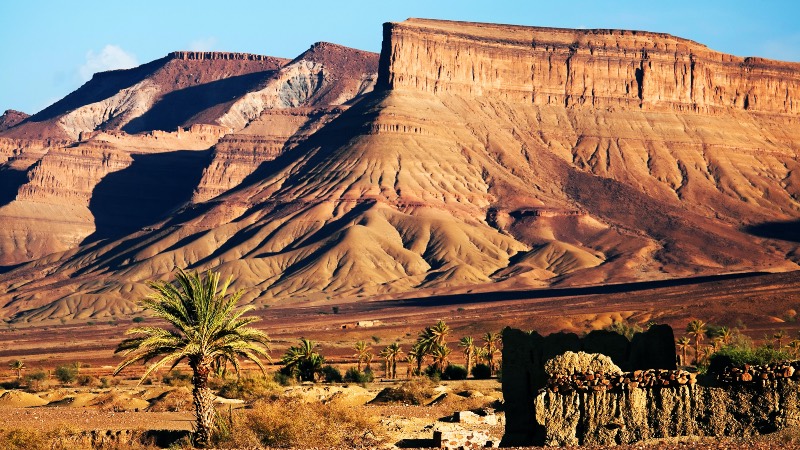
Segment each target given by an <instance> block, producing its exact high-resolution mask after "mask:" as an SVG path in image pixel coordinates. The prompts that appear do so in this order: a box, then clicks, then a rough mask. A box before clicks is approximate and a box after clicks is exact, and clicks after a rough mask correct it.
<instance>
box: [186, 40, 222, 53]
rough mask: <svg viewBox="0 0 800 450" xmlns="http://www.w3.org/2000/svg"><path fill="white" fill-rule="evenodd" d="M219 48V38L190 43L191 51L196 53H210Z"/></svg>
mask: <svg viewBox="0 0 800 450" xmlns="http://www.w3.org/2000/svg"><path fill="white" fill-rule="evenodd" d="M216 47H217V38H215V37H213V36H210V37H206V38H201V39H195V40H193V41H192V42H190V43H189V50H192V51H195V52H208V51H211V50H214V49H215V48H216Z"/></svg>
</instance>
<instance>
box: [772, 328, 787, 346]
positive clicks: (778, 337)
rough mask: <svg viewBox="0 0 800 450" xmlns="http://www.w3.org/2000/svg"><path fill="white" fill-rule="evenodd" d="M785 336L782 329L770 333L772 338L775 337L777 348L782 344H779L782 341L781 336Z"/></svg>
mask: <svg viewBox="0 0 800 450" xmlns="http://www.w3.org/2000/svg"><path fill="white" fill-rule="evenodd" d="M785 337H786V332H785V331H783V330H778V331H776V332H775V334H773V335H772V338H773V339H775V342H776V343H777V347H776V348H777V349H778V350H780V349H781V348H783V346H782V345H781V344H782V343H783V338H785Z"/></svg>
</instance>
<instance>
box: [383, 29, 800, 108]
mask: <svg viewBox="0 0 800 450" xmlns="http://www.w3.org/2000/svg"><path fill="white" fill-rule="evenodd" d="M383 55H384V58H383V65H382V70H381V86H382V87H385V88H390V89H395V90H403V89H413V90H421V91H424V92H430V93H449V94H459V95H469V96H484V95H485V96H495V97H499V98H503V99H505V100H510V101H522V102H526V103H532V104H534V105H559V106H565V107H570V106H574V105H587V106H592V107H594V108H613V107H628V108H630V107H635V108H641V109H644V110H662V111H670V110H678V111H699V112H720V111H722V110H727V109H729V108H733V109H737V110H747V111H757V112H764V113H771V114H791V115H797V114H798V113H800V64H798V63H785V62H778V61H770V60H765V59H762V58H738V57H735V56H731V55H726V54H722V53H718V52H714V51H713V50H710V49H708V48H707V47H705V46H703V45H701V44H698V43H696V42H692V41H689V40H686V39H681V38H677V37H674V36H670V35H666V34H659V33H649V32H642V31H625V30H569V29H558V28H538V27H515V26H507V25H492V24H476V23H463V22H447V21H438V20H425V19H409V20H407V21H405V22H401V23H389V24H386V25H385V29H384V48H383Z"/></svg>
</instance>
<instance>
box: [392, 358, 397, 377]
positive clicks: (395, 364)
mask: <svg viewBox="0 0 800 450" xmlns="http://www.w3.org/2000/svg"><path fill="white" fill-rule="evenodd" d="M395 378H397V357H392V379H393V380H394V379H395Z"/></svg>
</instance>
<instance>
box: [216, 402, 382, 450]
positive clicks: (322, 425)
mask: <svg viewBox="0 0 800 450" xmlns="http://www.w3.org/2000/svg"><path fill="white" fill-rule="evenodd" d="M233 422H234V423H233V426H232V427H231V429H233V430H236V432H235V433H229V434H227V436H218V437H217V442H216V445H217V446H220V447H228V448H253V447H270V448H272V447H275V448H289V447H290V448H314V447H317V448H375V447H379V444H380V443H381V441H380V438H379V427H378V424H377V423H376V422H375V421H373V420H371V419H370V418H368V416H367V415H366V414H364V412H363V411H361V410H359V409H356V408H352V407H349V406H348V405H344V404H340V403H339V402H329V403H325V404H323V403H306V402H298V401H296V400H295V399H290V398H281V399H278V400H274V401H266V400H260V401H257V402H256V403H254V404H253V407H252V409H250V410H247V411H240V412H238V413H237V414H236V415H235V417H234V421H233Z"/></svg>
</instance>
